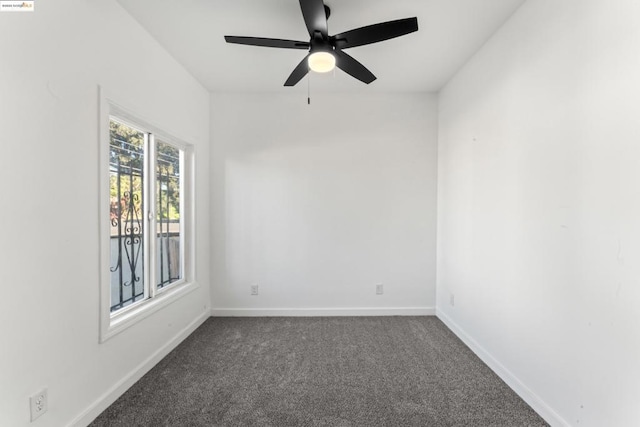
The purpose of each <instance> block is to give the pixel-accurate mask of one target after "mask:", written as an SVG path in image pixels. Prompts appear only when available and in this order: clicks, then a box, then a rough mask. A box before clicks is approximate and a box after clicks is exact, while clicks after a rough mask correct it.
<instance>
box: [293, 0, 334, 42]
mask: <svg viewBox="0 0 640 427" xmlns="http://www.w3.org/2000/svg"><path fill="white" fill-rule="evenodd" d="M300 8H301V9H302V16H303V17H304V23H305V24H306V25H307V30H309V35H310V36H311V38H313V34H314V33H315V32H316V31H320V33H321V34H322V35H323V36H324V37H328V31H329V30H328V29H327V14H326V12H325V11H324V3H323V2H322V0H300Z"/></svg>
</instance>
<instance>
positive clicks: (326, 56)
mask: <svg viewBox="0 0 640 427" xmlns="http://www.w3.org/2000/svg"><path fill="white" fill-rule="evenodd" d="M308 62H309V69H310V70H311V71H315V72H316V73H328V72H329V71H331V70H333V69H334V68H336V57H335V56H333V54H332V53H330V52H314V53H312V54H311V55H309V60H308Z"/></svg>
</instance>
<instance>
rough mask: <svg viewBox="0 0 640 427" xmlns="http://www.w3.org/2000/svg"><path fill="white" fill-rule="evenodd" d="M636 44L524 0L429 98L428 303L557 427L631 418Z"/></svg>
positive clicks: (639, 21)
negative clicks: (433, 164)
mask: <svg viewBox="0 0 640 427" xmlns="http://www.w3.org/2000/svg"><path fill="white" fill-rule="evenodd" d="M639 47H640V3H639V2H637V1H635V0H616V1H607V0H565V1H555V0H535V1H528V2H526V3H525V4H524V5H523V7H522V8H521V9H519V11H518V12H517V13H516V14H515V15H514V16H513V17H512V18H511V20H510V21H508V22H507V23H506V25H505V26H504V27H503V28H502V29H501V30H500V31H499V32H498V33H497V34H496V35H495V36H494V37H493V38H492V39H491V40H490V41H489V42H488V43H487V44H486V45H485V46H484V47H483V48H482V49H481V50H480V51H479V52H478V53H477V54H476V55H475V57H474V58H473V59H472V60H471V61H470V62H469V63H467V64H466V66H465V67H464V68H463V69H462V70H461V71H460V72H459V73H458V74H457V76H456V77H455V78H454V79H453V80H452V81H451V82H450V83H449V84H448V85H447V86H446V87H445V88H444V90H443V91H442V92H441V94H440V97H439V176H438V179H439V183H438V194H439V199H438V203H439V209H438V218H439V219H438V233H439V235H438V242H439V243H438V302H437V304H438V312H439V315H440V316H441V318H443V319H445V320H446V321H447V322H448V323H449V325H451V326H452V327H453V328H454V329H455V330H456V331H457V332H458V333H460V334H461V335H462V336H463V337H465V339H466V340H467V342H469V343H470V344H471V345H472V346H474V348H475V349H476V351H478V352H479V353H480V354H482V355H483V356H484V357H485V359H486V360H488V361H489V362H490V364H491V365H492V366H493V367H494V368H496V369H497V370H498V371H499V372H501V373H502V374H503V375H504V376H505V378H507V379H508V380H509V381H510V382H511V384H512V385H513V386H514V387H515V388H516V389H518V390H519V391H520V392H521V393H523V395H524V396H525V397H527V398H528V399H529V401H530V402H531V403H532V404H533V405H534V406H535V407H536V408H537V409H538V410H539V411H540V412H541V413H543V414H544V415H545V416H546V417H547V419H548V420H550V421H551V422H552V424H553V425H563V424H565V423H566V424H568V425H575V426H619V427H622V426H638V425H640V405H638V402H640V161H639V159H640V107H639V105H640V79H639V76H640V49H639ZM451 294H454V295H455V300H454V304H455V305H453V306H452V305H451V304H450V295H451Z"/></svg>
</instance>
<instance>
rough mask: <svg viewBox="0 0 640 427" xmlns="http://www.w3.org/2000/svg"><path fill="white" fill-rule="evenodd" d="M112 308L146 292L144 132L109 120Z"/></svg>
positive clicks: (119, 307) (118, 307)
mask: <svg viewBox="0 0 640 427" xmlns="http://www.w3.org/2000/svg"><path fill="white" fill-rule="evenodd" d="M109 130H110V139H109V140H110V143H109V187H110V188H109V192H110V194H109V196H110V206H111V208H110V219H111V236H110V244H111V264H110V270H111V311H112V312H113V311H116V310H118V309H121V308H123V307H125V306H127V305H129V304H132V303H133V302H135V301H138V300H141V299H143V298H144V296H145V292H144V280H143V266H144V244H143V243H144V239H143V232H144V230H143V223H144V221H143V212H144V209H143V192H142V189H143V178H144V177H143V170H144V139H145V134H144V133H143V132H140V131H138V130H136V129H133V128H130V127H129V126H126V125H124V124H122V123H118V122H116V121H114V120H111V121H110V123H109Z"/></svg>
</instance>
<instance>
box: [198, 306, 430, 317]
mask: <svg viewBox="0 0 640 427" xmlns="http://www.w3.org/2000/svg"><path fill="white" fill-rule="evenodd" d="M435 314H436V310H435V307H396V308H392V307H371V308H364V307H355V308H217V307H214V308H212V309H211V316H213V317H324V316H327V317H329V316H331V317H335V316H434V315H435Z"/></svg>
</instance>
